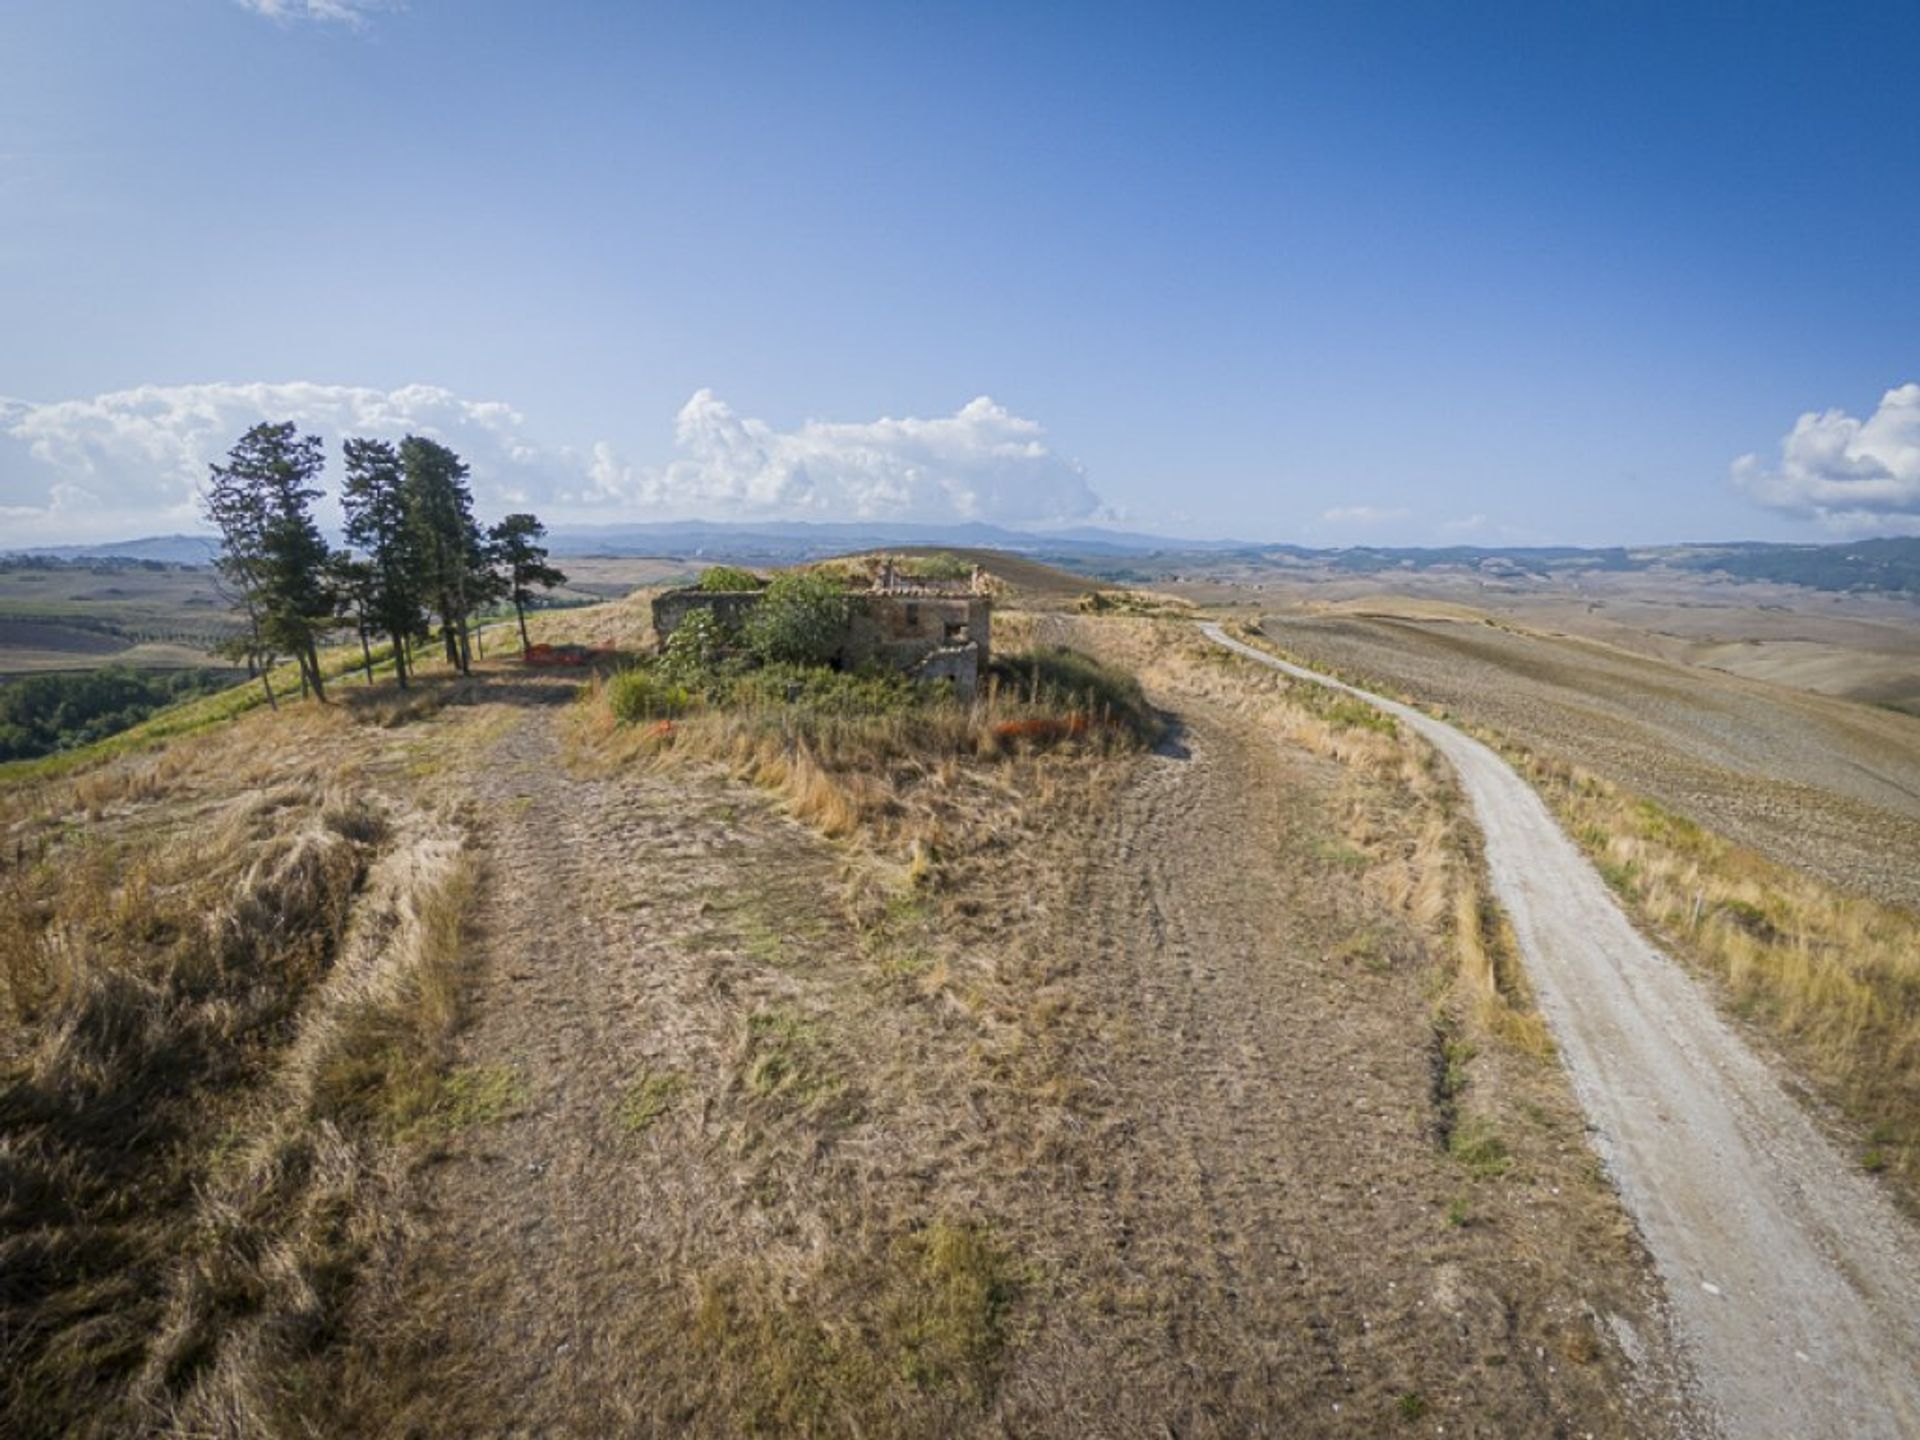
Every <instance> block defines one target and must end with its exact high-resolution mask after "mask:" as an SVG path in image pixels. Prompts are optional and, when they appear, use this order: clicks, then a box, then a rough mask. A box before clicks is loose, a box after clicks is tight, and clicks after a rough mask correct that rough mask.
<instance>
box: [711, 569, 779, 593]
mask: <svg viewBox="0 0 1920 1440" xmlns="http://www.w3.org/2000/svg"><path fill="white" fill-rule="evenodd" d="M766 583H767V582H766V581H764V580H762V579H761V578H760V577H759V576H758V575H756V574H754V573H753V571H751V570H743V569H741V568H740V567H739V566H738V565H715V566H713V567H712V568H711V569H709V570H708V571H706V572H705V573H704V574H703V575H701V577H700V584H699V587H698V588H700V589H702V590H758V589H759V588H760V587H761V586H762V585H764V584H766Z"/></svg>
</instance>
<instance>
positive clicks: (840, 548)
mask: <svg viewBox="0 0 1920 1440" xmlns="http://www.w3.org/2000/svg"><path fill="white" fill-rule="evenodd" d="M548 543H549V544H550V545H551V547H552V549H553V553H554V554H555V555H562V556H565V555H615V556H620V555H660V556H669V557H672V558H676V559H689V560H732V561H739V562H744V563H749V564H763V565H765V564H792V563H795V562H799V561H805V560H817V559H820V558H822V557H824V556H827V555H839V554H844V553H846V552H847V551H850V550H875V549H883V548H886V547H890V546H903V547H904V546H933V547H939V546H956V547H964V548H967V549H990V550H1011V551H1014V552H1017V553H1019V554H1022V555H1027V556H1031V557H1032V558H1034V559H1036V560H1044V561H1048V562H1050V563H1053V564H1057V565H1061V566H1063V567H1065V568H1068V569H1072V570H1077V571H1080V572H1081V573H1083V574H1087V575H1090V576H1095V577H1103V578H1109V579H1118V580H1128V579H1134V580H1141V579H1150V578H1154V577H1155V576H1164V575H1167V574H1171V573H1178V572H1179V571H1180V570H1181V569H1182V568H1195V567H1200V566H1207V565H1218V564H1220V563H1222V562H1241V563H1245V564H1248V565H1253V566H1259V565H1263V564H1264V565H1298V566H1305V567H1308V568H1312V569H1318V570H1331V571H1335V572H1340V573H1351V574H1377V573H1385V572H1388V571H1395V570H1403V571H1404V570H1412V571H1426V570H1435V569H1471V570H1477V571H1480V572H1481V573H1483V574H1488V575H1495V576H1501V577H1505V578H1509V579H1515V580H1520V579H1525V578H1527V577H1534V578H1538V579H1542V580H1547V579H1552V578H1554V577H1556V576H1569V575H1575V574H1579V573H1582V572H1592V571H1635V570H1657V569H1666V570H1681V571H1692V572H1697V573H1718V574H1723V575H1727V576H1730V577H1732V578H1734V579H1739V580H1765V581H1773V582H1776V583H1779V584H1785V585H1804V586H1807V587H1809V588H1811V589H1815V590H1831V591H1879V592H1883V593H1891V594H1904V595H1913V596H1917V597H1920V536H1914V537H1904V538H1894V539H1881V540H1854V541H1848V542H1845V543H1842V544H1836V545H1783V544H1769V543H1762V542H1758V541H1732V542H1727V543H1721V544H1683V545H1656V546H1631V547H1628V546H1612V547H1604V548H1596V549H1584V548H1581V547H1579V546H1570V545H1553V546H1521V547H1495V546H1484V547H1483V546H1473V545H1449V546H1443V547H1435V548H1418V547H1379V546H1370V545H1356V546H1349V547H1346V548H1344V549H1338V550H1315V549H1309V548H1307V547H1304V546H1299V545H1271V544H1260V543H1251V542H1246V541H1238V540H1180V539H1174V538H1172V537H1169V536H1165V535H1148V534H1141V533H1138V532H1134V531H1127V530H1104V529H1100V528H1098V527H1095V526H1082V527H1079V528H1076V529H1070V530H1049V531H1032V530H1009V529H1006V528H1004V527H1002V526H998V525H986V524H977V523H975V524H964V525H889V524H866V523H851V524H815V523H811V522H804V521H791V522H769V523H761V524H755V523H744V524H729V523H725V522H721V521H707V520H674V521H665V522H660V523H657V524H639V525H556V526H554V527H553V530H552V532H551V534H550V535H549V537H548ZM7 553H10V554H13V555H28V556H38V557H43V558H47V559H53V560H61V561H116V560H118V561H127V562H158V563H163V564H170V565H204V564H206V563H207V562H208V561H209V560H210V559H211V558H212V556H213V553H214V542H213V540H212V538H211V537H210V536H205V535H156V536H150V537H148V538H146V539H141V540H121V541H116V542H114V543H112V544H104V545H50V546H42V547H39V548H37V549H19V550H13V551H10V552H7Z"/></svg>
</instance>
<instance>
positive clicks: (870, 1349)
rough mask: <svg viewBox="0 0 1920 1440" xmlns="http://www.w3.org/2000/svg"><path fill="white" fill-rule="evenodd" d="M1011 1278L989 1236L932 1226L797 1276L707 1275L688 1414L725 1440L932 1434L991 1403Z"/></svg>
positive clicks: (752, 1266) (1014, 1275)
mask: <svg viewBox="0 0 1920 1440" xmlns="http://www.w3.org/2000/svg"><path fill="white" fill-rule="evenodd" d="M1022 1279H1023V1276H1022V1275H1021V1274H1020V1272H1019V1271H1018V1270H1016V1268H1015V1267H1014V1265H1013V1264H1012V1262H1011V1260H1010V1259H1009V1257H1008V1256H1007V1254H1006V1253H1005V1252H1004V1250H1003V1249H1002V1248H1001V1247H1000V1245H999V1244H998V1243H997V1242H996V1241H995V1239H994V1237H993V1235H992V1233H991V1231H989V1230H987V1229H985V1228H984V1227H981V1226H978V1225H972V1224H965V1223H960V1222H955V1221H950V1220H944V1219H942V1220H935V1221H933V1222H932V1223H930V1224H928V1225H926V1226H924V1228H920V1229H917V1230H911V1231H908V1232H906V1233H901V1234H895V1235H893V1236H891V1237H890V1238H889V1237H878V1238H873V1239H870V1240H869V1241H868V1243H867V1244H866V1245H865V1246H863V1247H862V1246H844V1247H840V1248H838V1249H836V1251H834V1252H832V1254H831V1255H830V1256H829V1257H828V1258H827V1259H826V1260H825V1261H824V1262H823V1263H821V1264H820V1265H818V1267H817V1268H814V1269H811V1270H809V1271H803V1272H801V1273H799V1274H794V1273H790V1272H783V1271H782V1270H780V1269H778V1268H776V1267H774V1266H772V1265H770V1264H764V1263H762V1264H756V1263H754V1262H748V1261H742V1262H738V1263H736V1264H732V1265H727V1266H723V1267H720V1268H718V1269H716V1270H714V1271H711V1272H709V1273H707V1274H705V1275H703V1276H701V1277H700V1279H699V1280H698V1282H697V1284H696V1295H695V1300H694V1304H693V1308H692V1314H691V1315H690V1317H689V1321H688V1325H687V1328H686V1331H685V1334H686V1335H687V1336H688V1337H689V1339H690V1340H691V1343H692V1345H693V1347H694V1349H695V1351H696V1352H697V1354H698V1356H699V1358H700V1362H701V1363H700V1367H699V1368H700V1369H701V1371H702V1372H703V1380H704V1393H701V1394H699V1395H697V1396H692V1397H689V1403H688V1406H687V1408H688V1410H689V1412H691V1413H697V1414H700V1415H702V1417H703V1419H705V1420H706V1421H707V1422H708V1423H707V1424H706V1426H705V1428H707V1429H712V1430H716V1431H726V1432H729V1433H745V1434H778V1435H788V1434H823V1433H824V1434H848V1435H859V1434H874V1435H880V1434H909V1433H910V1434H934V1433H940V1432H941V1431H942V1430H944V1429H946V1428H949V1427H950V1426H951V1425H952V1424H953V1423H954V1422H955V1421H956V1420H957V1418H958V1417H959V1416H960V1415H963V1414H965V1413H967V1412H969V1411H970V1410H972V1409H974V1408H975V1407H977V1406H978V1405H979V1404H980V1403H981V1402H982V1401H983V1400H984V1399H985V1398H986V1397H987V1396H988V1395H990V1394H991V1391H992V1383H993V1377H994V1371H995V1368H996V1366H997V1363H998V1361H999V1358H1000V1355H1001V1352H1002V1349H1003V1347H1004V1345H1005V1343H1006V1340H1007V1328H1008V1315H1009V1311H1010V1308H1011V1307H1012V1305H1013V1303H1014V1301H1015V1299H1016V1297H1017V1295H1018V1293H1019V1291H1020V1288H1021V1282H1022ZM716 1411H717V1412H719V1413H720V1414H723V1415H726V1416H728V1417H730V1419H729V1421H728V1422H727V1423H723V1424H714V1423H712V1420H713V1417H714V1415H715V1412H716Z"/></svg>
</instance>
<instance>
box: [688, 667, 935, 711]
mask: <svg viewBox="0 0 1920 1440" xmlns="http://www.w3.org/2000/svg"><path fill="white" fill-rule="evenodd" d="M948 693H949V692H947V691H946V690H944V689H942V688H941V687H938V686H932V685H926V684H923V683H921V682H919V681H916V680H913V679H910V678H909V677H908V676H906V675H903V674H902V673H901V672H899V671H898V670H889V669H887V668H885V667H883V666H869V667H867V668H866V669H863V670H850V671H842V670H828V669H826V668H825V667H823V666H819V665H765V666H762V667H761V668H759V669H757V670H748V671H745V672H744V673H741V674H738V675H733V676H721V677H717V678H716V682H715V685H714V688H713V691H712V696H713V699H714V700H715V701H716V702H717V703H719V704H723V705H725V706H727V707H728V708H731V709H742V710H747V709H767V708H773V707H778V708H780V709H783V710H786V711H790V712H793V713H795V714H798V715H802V716H813V715H835V716H845V717H849V718H851V717H856V716H868V715H899V714H904V713H905V712H907V711H909V710H913V709H916V708H918V707H920V706H924V705H930V704H934V703H936V702H938V701H940V700H942V699H945V698H946V697H947V695H948Z"/></svg>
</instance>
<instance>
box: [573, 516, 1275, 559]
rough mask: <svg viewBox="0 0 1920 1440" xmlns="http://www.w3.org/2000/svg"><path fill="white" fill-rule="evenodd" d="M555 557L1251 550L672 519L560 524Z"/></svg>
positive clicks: (1140, 540) (1142, 539)
mask: <svg viewBox="0 0 1920 1440" xmlns="http://www.w3.org/2000/svg"><path fill="white" fill-rule="evenodd" d="M548 543H549V544H550V545H551V546H552V548H553V552H554V553H555V554H556V555H663V554H664V555H699V556H709V557H722V556H724V557H726V558H728V559H739V560H762V561H768V560H817V559H820V558H822V557H824V556H828V555H844V554H846V553H847V552H848V551H852V550H876V549H880V548H883V547H886V546H934V547H952V548H963V549H970V550H1010V551H1013V552H1015V553H1017V554H1023V555H1031V554H1050V553H1070V554H1086V555H1121V554H1135V553H1165V552H1181V553H1189V554H1193V553H1216V552H1220V551H1226V550H1238V549H1245V548H1247V547H1246V546H1245V545H1244V543H1242V542H1237V541H1228V540H1174V539H1170V538H1168V537H1167V536H1164V535H1143V534H1138V533H1136V532H1133V531H1127V530H1103V529H1100V528H1098V527H1095V526H1080V527H1077V528H1075V529H1070V530H1048V531H1035V530H1009V529H1007V528H1006V527H1004V526H1000V525H988V524H984V523H981V522H977V521H975V522H969V523H965V524H952V525H911V524H885V523H880V522H872V523H868V522H852V523H831V522H817V521H804V520H795V521H776V522H766V523H753V522H746V523H728V522H724V521H713V520H668V521H661V522H659V523H655V524H644V525H555V526H554V527H553V529H552V530H551V532H550V533H549V537H548Z"/></svg>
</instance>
